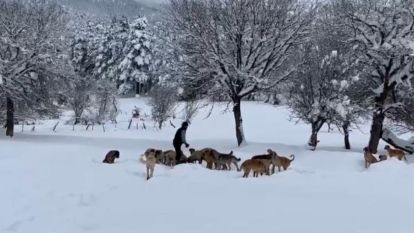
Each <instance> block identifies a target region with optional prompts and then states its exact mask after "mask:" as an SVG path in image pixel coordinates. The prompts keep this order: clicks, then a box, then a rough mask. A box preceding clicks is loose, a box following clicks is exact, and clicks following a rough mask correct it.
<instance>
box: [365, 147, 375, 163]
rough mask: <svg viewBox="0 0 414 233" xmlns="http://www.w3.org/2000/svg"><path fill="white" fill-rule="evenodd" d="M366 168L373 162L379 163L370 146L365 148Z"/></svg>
mask: <svg viewBox="0 0 414 233" xmlns="http://www.w3.org/2000/svg"><path fill="white" fill-rule="evenodd" d="M364 159H365V168H369V166H371V164H373V163H378V160H377V158H375V156H374V155H372V153H371V152H370V151H369V149H368V147H365V148H364Z"/></svg>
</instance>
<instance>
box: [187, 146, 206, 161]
mask: <svg viewBox="0 0 414 233" xmlns="http://www.w3.org/2000/svg"><path fill="white" fill-rule="evenodd" d="M189 150H190V153H191V155H190V157H188V160H187V162H188V163H194V162H196V161H198V163H200V164H201V162H202V161H203V160H202V158H201V156H202V154H203V150H195V149H194V148H190V149H189Z"/></svg>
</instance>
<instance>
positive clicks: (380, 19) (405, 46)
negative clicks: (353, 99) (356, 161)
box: [339, 0, 414, 153]
mask: <svg viewBox="0 0 414 233" xmlns="http://www.w3.org/2000/svg"><path fill="white" fill-rule="evenodd" d="M339 8H340V9H341V11H342V14H341V16H342V17H343V18H344V19H345V23H346V24H345V25H346V26H347V28H348V29H350V30H352V32H353V35H354V36H353V38H352V43H353V45H354V47H353V48H354V51H355V54H356V58H357V59H358V60H359V61H360V63H361V64H362V65H363V66H364V72H363V74H362V75H361V77H364V78H365V79H367V80H366V81H365V84H366V86H365V88H364V89H365V90H373V91H372V92H371V93H370V95H369V96H367V97H368V98H372V99H373V103H374V106H373V107H374V110H373V115H372V126H371V136H370V139H369V145H368V146H369V150H370V151H371V152H373V153H375V152H376V151H377V147H378V144H379V140H380V139H381V135H382V130H383V124H384V120H385V119H386V117H387V116H388V113H389V112H391V111H394V109H396V108H397V109H404V108H405V104H404V102H402V101H400V100H399V98H396V97H397V96H398V95H406V94H407V92H400V91H399V90H401V89H404V87H409V86H410V85H411V81H410V80H411V78H412V76H413V74H414V70H413V61H414V56H412V54H413V52H414V48H413V46H412V41H413V40H414V30H413V29H414V5H413V3H412V1H411V0H364V1H362V0H341V1H339Z"/></svg>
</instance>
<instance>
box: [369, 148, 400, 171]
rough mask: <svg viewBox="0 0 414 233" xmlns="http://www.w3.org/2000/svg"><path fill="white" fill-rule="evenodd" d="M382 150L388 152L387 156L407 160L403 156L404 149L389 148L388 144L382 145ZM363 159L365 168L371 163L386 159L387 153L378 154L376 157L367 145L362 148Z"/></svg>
mask: <svg viewBox="0 0 414 233" xmlns="http://www.w3.org/2000/svg"><path fill="white" fill-rule="evenodd" d="M384 150H386V151H387V152H388V156H389V157H390V158H397V159H398V160H405V161H407V157H406V156H405V153H404V151H402V150H399V149H395V148H391V147H390V146H389V145H386V146H385V147H384ZM364 160H365V168H369V166H371V164H373V163H378V162H381V161H384V160H387V155H379V156H378V159H377V157H375V156H374V153H372V152H371V151H369V149H368V147H365V148H364Z"/></svg>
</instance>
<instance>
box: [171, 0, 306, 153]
mask: <svg viewBox="0 0 414 233" xmlns="http://www.w3.org/2000/svg"><path fill="white" fill-rule="evenodd" d="M309 15H310V10H308V9H305V8H304V7H302V6H301V5H300V4H298V2H297V1H295V0H281V1H267V0H227V1H218V0H171V1H170V11H169V17H170V20H171V22H173V23H174V29H175V30H176V33H178V34H179V35H181V37H180V38H179V41H178V44H179V46H180V47H181V49H182V51H183V53H184V56H183V63H184V65H185V68H186V73H185V75H187V76H190V77H193V79H194V81H198V80H203V81H204V82H202V85H206V83H213V84H214V85H212V84H210V85H206V86H209V87H212V88H210V89H209V90H208V92H209V94H210V95H213V96H214V95H217V94H221V93H225V94H226V95H227V96H228V98H229V99H230V100H231V102H232V103H233V113H234V119H235V123H236V137H237V143H238V145H240V144H242V143H244V142H245V137H244V133H243V119H242V114H241V101H242V99H243V98H245V97H247V96H248V95H250V94H252V93H255V92H257V91H260V90H265V89H269V88H272V87H274V86H275V85H277V84H279V83H280V82H283V81H284V80H286V79H287V78H288V77H289V75H290V74H291V73H292V70H293V69H291V68H289V67H286V66H287V65H286V64H287V63H286V61H287V59H288V57H289V55H290V54H291V52H292V49H293V48H294V46H295V45H296V44H297V43H298V42H299V41H301V39H303V37H304V36H305V35H306V33H305V32H306V29H307V26H308V25H309V23H310V18H309Z"/></svg>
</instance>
